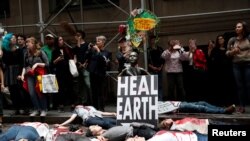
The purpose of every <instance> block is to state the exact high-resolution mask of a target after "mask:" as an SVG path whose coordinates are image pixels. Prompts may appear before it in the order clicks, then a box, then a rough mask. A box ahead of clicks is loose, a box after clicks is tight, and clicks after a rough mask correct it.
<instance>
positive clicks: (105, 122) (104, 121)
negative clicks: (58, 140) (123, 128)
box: [84, 117, 116, 129]
mask: <svg viewBox="0 0 250 141" xmlns="http://www.w3.org/2000/svg"><path fill="white" fill-rule="evenodd" d="M84 124H85V125H86V126H91V125H99V126H101V127H102V128H104V129H109V128H111V127H114V126H116V120H115V119H113V118H108V117H107V118H106V117H102V118H101V117H89V118H88V119H86V120H85V122H84Z"/></svg>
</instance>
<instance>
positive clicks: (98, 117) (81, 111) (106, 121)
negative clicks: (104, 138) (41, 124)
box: [55, 105, 116, 129]
mask: <svg viewBox="0 0 250 141" xmlns="http://www.w3.org/2000/svg"><path fill="white" fill-rule="evenodd" d="M77 116H79V117H81V118H82V120H83V125H84V126H90V125H99V126H101V127H103V128H104V129H108V128H111V127H113V126H116V119H114V118H112V117H103V116H114V117H115V116H116V113H114V112H102V111H98V110H96V109H95V108H94V107H93V106H83V105H78V106H76V107H75V110H74V112H73V114H72V115H71V117H70V118H69V119H68V120H66V121H65V122H63V123H62V124H55V127H58V126H65V125H67V124H69V123H71V122H73V121H74V119H75V118H76V117H77Z"/></svg>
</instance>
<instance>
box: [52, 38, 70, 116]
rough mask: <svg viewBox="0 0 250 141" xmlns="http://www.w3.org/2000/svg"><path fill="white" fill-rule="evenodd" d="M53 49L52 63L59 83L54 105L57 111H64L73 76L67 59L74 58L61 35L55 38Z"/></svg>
mask: <svg viewBox="0 0 250 141" xmlns="http://www.w3.org/2000/svg"><path fill="white" fill-rule="evenodd" d="M54 45H55V49H54V50H53V51H52V63H53V65H52V66H53V67H54V68H55V74H56V78H57V81H58V85H59V88H60V89H59V92H58V94H56V95H54V96H55V97H53V100H54V101H53V103H54V106H56V107H57V106H58V110H59V112H63V111H64V105H66V104H69V103H66V101H67V99H68V98H69V95H68V94H70V93H71V92H70V90H72V87H71V85H72V83H73V77H72V75H71V73H70V71H69V59H74V55H73V53H72V52H71V49H70V48H69V47H67V46H66V45H65V43H64V40H63V37H61V36H59V37H57V38H55V43H54Z"/></svg>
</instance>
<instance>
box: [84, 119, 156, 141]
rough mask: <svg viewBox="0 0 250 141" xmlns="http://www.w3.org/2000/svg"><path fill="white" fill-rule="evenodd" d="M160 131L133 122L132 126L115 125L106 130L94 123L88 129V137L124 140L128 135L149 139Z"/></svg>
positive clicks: (103, 140) (101, 140)
mask: <svg viewBox="0 0 250 141" xmlns="http://www.w3.org/2000/svg"><path fill="white" fill-rule="evenodd" d="M157 131H158V129H157V128H151V127H150V126H146V125H144V124H141V125H138V124H135V125H134V124H133V123H132V124H131V125H130V126H115V127H112V128H110V129H108V130H104V129H103V128H102V127H100V126H98V125H92V126H90V127H89V129H88V130H87V131H86V134H85V135H86V136H87V137H93V136H94V137H95V138H97V139H98V140H100V141H106V140H107V141H124V140H126V138H128V137H133V136H136V135H137V136H141V137H144V138H145V139H149V138H151V137H152V136H154V135H155V133H156V132H157Z"/></svg>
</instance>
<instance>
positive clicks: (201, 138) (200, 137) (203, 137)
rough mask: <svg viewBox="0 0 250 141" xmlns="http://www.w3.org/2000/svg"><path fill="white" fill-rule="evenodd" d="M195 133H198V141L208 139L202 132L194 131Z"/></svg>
mask: <svg viewBox="0 0 250 141" xmlns="http://www.w3.org/2000/svg"><path fill="white" fill-rule="evenodd" d="M194 133H195V134H196V136H197V140H198V141H208V136H207V135H203V134H200V133H198V132H194Z"/></svg>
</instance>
